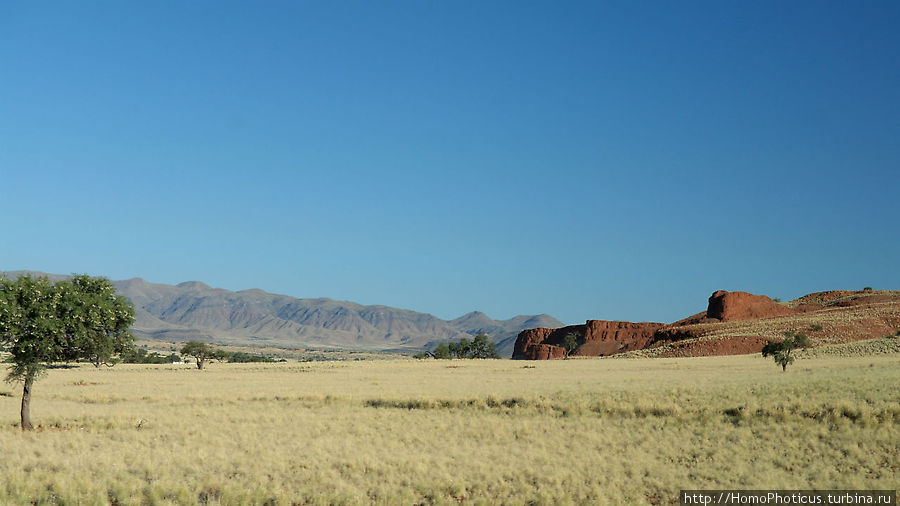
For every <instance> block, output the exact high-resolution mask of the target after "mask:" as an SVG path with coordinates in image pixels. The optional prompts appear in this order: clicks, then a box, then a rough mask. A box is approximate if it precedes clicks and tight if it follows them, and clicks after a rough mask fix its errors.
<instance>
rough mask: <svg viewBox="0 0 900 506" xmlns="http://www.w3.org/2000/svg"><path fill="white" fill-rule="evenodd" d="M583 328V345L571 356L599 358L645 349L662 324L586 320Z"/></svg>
mask: <svg viewBox="0 0 900 506" xmlns="http://www.w3.org/2000/svg"><path fill="white" fill-rule="evenodd" d="M584 327H585V328H584V334H583V336H584V343H583V344H582V345H581V346H579V347H578V348H577V349H576V350H575V351H574V352H573V353H572V355H578V356H586V357H599V356H607V355H613V354H615V353H622V352H625V351H631V350H640V349H642V348H644V347H646V346H647V344H648V343H649V342H650V340H651V339H652V338H653V335H654V334H655V333H656V331H657V330H659V329H660V328H662V327H663V324H662V323H647V322H642V323H632V322H618V321H605V320H588V321H587V323H586V324H585V325H584Z"/></svg>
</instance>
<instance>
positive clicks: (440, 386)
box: [0, 352, 900, 504]
mask: <svg viewBox="0 0 900 506" xmlns="http://www.w3.org/2000/svg"><path fill="white" fill-rule="evenodd" d="M898 386H900V354H898V353H896V352H892V353H886V354H881V355H876V356H837V355H827V354H826V355H824V356H811V357H807V358H803V359H800V360H797V362H796V363H795V364H794V365H792V366H791V367H789V368H788V370H787V372H782V371H781V368H780V367H778V366H776V365H775V364H774V363H773V362H772V361H771V360H770V359H763V358H762V357H761V356H760V355H758V354H757V355H745V356H729V357H706V358H678V359H647V358H642V359H623V360H612V359H571V360H556V361H543V362H522V361H510V360H440V361H437V360H424V361H415V360H409V359H397V360H388V361H358V362H311V363H300V362H287V363H274V364H225V363H214V364H211V365H209V366H208V368H207V369H206V370H203V371H199V370H197V369H196V368H192V367H189V366H181V365H178V366H175V365H165V366H152V365H125V364H121V365H118V366H116V367H114V368H101V369H95V368H93V367H92V366H89V365H84V366H77V367H75V368H68V369H53V370H50V371H49V373H48V375H47V376H45V377H43V378H42V379H41V380H39V381H38V382H37V383H36V384H35V387H34V394H33V400H32V419H33V421H34V422H35V424H37V425H40V426H39V427H38V428H37V430H35V431H34V432H30V433H23V432H22V431H21V430H20V429H19V427H18V407H19V400H20V394H21V392H20V388H21V387H20V386H19V385H17V384H10V385H6V384H0V448H2V452H3V453H2V456H3V458H2V459H0V476H2V481H0V483H2V486H0V504H370V503H388V504H431V503H437V504H450V503H458V502H463V503H474V504H495V503H504V504H584V503H591V504H671V503H677V501H678V491H679V489H701V488H707V489H723V488H740V489H758V488H775V489H895V488H897V485H898V483H900V480H898V478H900V470H898V465H900V425H898V422H900V394H898V391H900V389H898Z"/></svg>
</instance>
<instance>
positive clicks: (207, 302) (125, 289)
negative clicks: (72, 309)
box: [0, 271, 563, 358]
mask: <svg viewBox="0 0 900 506" xmlns="http://www.w3.org/2000/svg"><path fill="white" fill-rule="evenodd" d="M0 274H3V275H6V276H7V277H10V278H16V277H18V276H20V275H23V274H31V275H33V276H47V277H49V278H50V279H52V280H54V281H56V280H61V279H66V278H67V277H68V276H65V275H59V274H47V273H43V272H37V271H9V272H0ZM113 285H115V287H116V290H117V291H118V292H119V293H120V294H121V295H124V296H125V297H127V298H128V299H129V300H131V302H132V303H133V304H134V307H135V313H136V314H135V322H134V326H133V328H132V331H133V333H134V335H135V337H137V338H139V339H152V340H164V341H188V340H199V341H208V342H216V343H221V344H234V345H266V346H276V347H285V348H307V347H309V348H320V349H329V348H331V349H345V350H359V351H393V352H412V351H419V350H423V349H430V348H432V347H434V346H436V345H437V344H438V343H440V342H443V341H448V340H458V339H461V338H465V337H471V336H472V335H475V334H477V333H481V332H483V333H486V334H488V335H490V336H491V339H492V340H494V341H495V342H496V343H497V349H498V352H499V353H500V355H501V356H502V357H504V358H509V357H510V356H511V355H512V349H513V346H514V344H515V340H516V336H517V335H518V333H519V332H521V331H522V330H525V329H527V328H535V327H561V326H562V325H563V324H562V323H561V322H559V320H557V319H556V318H553V317H552V316H549V315H546V314H541V315H521V316H516V317H515V318H511V319H509V320H493V319H491V318H490V317H488V316H487V315H485V314H484V313H481V312H479V311H473V312H471V313H468V314H465V315H463V316H461V317H459V318H456V319H454V320H450V321H446V320H441V319H440V318H437V317H436V316H433V315H430V314H427V313H418V312H415V311H410V310H406V309H398V308H393V307H389V306H380V305H374V306H364V305H362V304H357V303H355V302H348V301H337V300H333V299H326V298H318V299H300V298H295V297H290V296H287V295H278V294H272V293H268V292H266V291H263V290H260V289H250V290H241V291H237V292H233V291H230V290H224V289H221V288H212V287H210V286H209V285H206V284H205V283H202V282H199V281H187V282H184V283H179V284H177V285H166V284H161V283H150V282H147V281H145V280H143V279H141V278H132V279H126V280H122V281H113Z"/></svg>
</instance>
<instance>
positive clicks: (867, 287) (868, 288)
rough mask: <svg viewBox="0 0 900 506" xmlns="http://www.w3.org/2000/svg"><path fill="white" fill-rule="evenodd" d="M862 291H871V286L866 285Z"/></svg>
mask: <svg viewBox="0 0 900 506" xmlns="http://www.w3.org/2000/svg"><path fill="white" fill-rule="evenodd" d="M863 291H864V292H871V291H872V287H871V286H866V287H864V288H863Z"/></svg>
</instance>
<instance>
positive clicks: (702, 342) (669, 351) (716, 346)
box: [513, 290, 900, 360]
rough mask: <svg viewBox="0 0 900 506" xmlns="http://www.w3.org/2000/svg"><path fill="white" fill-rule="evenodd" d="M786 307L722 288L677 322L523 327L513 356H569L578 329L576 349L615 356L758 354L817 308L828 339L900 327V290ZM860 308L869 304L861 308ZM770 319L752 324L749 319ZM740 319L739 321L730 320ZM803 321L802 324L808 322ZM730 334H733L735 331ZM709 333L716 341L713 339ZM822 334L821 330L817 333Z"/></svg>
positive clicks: (838, 293) (838, 294) (816, 297)
mask: <svg viewBox="0 0 900 506" xmlns="http://www.w3.org/2000/svg"><path fill="white" fill-rule="evenodd" d="M790 305H791V307H787V306H784V305H781V304H779V303H777V302H775V301H773V300H772V299H770V298H768V297H766V296H764V295H753V294H750V293H747V292H727V291H724V290H719V291H717V292H715V293H713V294H712V296H711V297H710V298H709V306H708V308H707V310H706V311H705V312H702V313H697V314H695V315H693V316H689V317H687V318H684V319H682V320H679V321H677V322H675V323H672V324H669V325H664V324H662V323H632V322H622V321H605V320H588V321H587V322H586V323H585V324H584V325H571V326H568V327H563V328H561V329H546V328H540V329H528V330H524V331H522V332H521V333H519V336H518V339H517V340H516V345H515V350H514V352H513V358H519V359H532V360H545V359H550V358H563V357H565V349H564V348H563V347H562V344H563V340H564V339H565V337H566V336H567V335H569V334H571V333H574V334H575V335H577V336H578V343H579V346H578V347H577V348H576V349H575V350H574V351H573V352H572V353H571V355H579V356H608V355H615V354H617V353H623V352H627V351H632V350H641V349H647V348H658V347H665V348H664V349H658V350H656V351H657V352H659V356H705V355H733V354H742V353H756V352H759V350H760V349H762V347H763V346H764V345H765V343H766V342H768V341H769V340H770V339H777V338H779V337H780V336H781V335H782V334H783V333H784V332H786V331H792V332H796V331H798V330H805V327H806V326H807V325H808V326H809V327H810V328H811V327H812V325H813V324H816V320H815V319H814V318H815V315H814V314H813V315H810V313H815V312H817V311H823V312H828V315H829V319H825V320H823V322H822V323H823V324H825V330H822V328H821V326H820V328H819V330H822V332H825V333H826V334H824V335H825V336H826V337H829V339H832V340H834V339H835V338H836V337H841V338H844V340H845V341H853V340H860V339H870V338H873V337H879V336H883V335H886V334H893V333H894V332H895V329H897V328H900V291H884V290H882V291H871V290H864V291H857V292H853V291H846V290H833V291H829V292H819V293H813V294H809V295H806V296H804V297H801V298H799V299H797V300H794V301H792V302H791V303H790ZM857 306H863V308H858V307H857ZM835 311H846V312H847V314H852V315H854V316H853V317H852V318H851V317H848V318H847V321H848V322H852V323H848V324H847V325H837V326H836V325H834V324H832V323H828V322H831V321H832V320H833V316H834V312H835ZM798 313H806V316H805V317H804V323H802V324H801V323H798V322H797V321H796V319H793V318H777V317H781V316H790V315H795V314H798ZM761 318H771V319H773V321H769V322H765V324H762V325H760V326H759V327H758V328H756V329H755V331H753V330H748V328H749V329H753V328H754V327H753V326H752V324H748V323H746V322H744V321H742V320H752V319H761ZM729 322H737V323H729ZM801 327H802V328H801ZM729 334H730V335H729ZM707 337H709V339H706V338H707ZM814 337H815V336H814Z"/></svg>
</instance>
